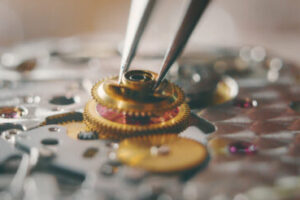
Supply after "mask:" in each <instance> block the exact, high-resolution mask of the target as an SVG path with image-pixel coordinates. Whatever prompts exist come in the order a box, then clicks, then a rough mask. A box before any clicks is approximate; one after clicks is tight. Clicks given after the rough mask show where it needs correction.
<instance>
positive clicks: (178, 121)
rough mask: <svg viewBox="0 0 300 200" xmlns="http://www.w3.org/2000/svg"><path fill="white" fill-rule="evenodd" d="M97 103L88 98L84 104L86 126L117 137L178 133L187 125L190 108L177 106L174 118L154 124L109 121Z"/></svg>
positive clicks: (183, 105)
mask: <svg viewBox="0 0 300 200" xmlns="http://www.w3.org/2000/svg"><path fill="white" fill-rule="evenodd" d="M97 105H98V104H97V102H96V101H95V100H90V101H89V102H88V103H87V104H86V106H85V110H84V113H83V116H84V120H85V122H86V123H87V125H88V127H89V128H90V129H91V130H93V131H96V132H98V133H99V135H101V134H103V135H106V133H109V134H107V135H111V137H116V138H119V139H120V138H124V137H129V136H135V135H142V134H154V133H179V132H181V131H183V130H184V129H185V128H186V127H187V125H188V122H189V115H190V109H189V107H188V105H187V104H186V103H183V104H181V105H180V106H179V107H178V113H177V115H176V116H175V117H174V118H171V119H169V120H167V121H164V122H160V123H156V124H145V125H133V124H122V123H118V122H114V121H110V120H108V119H106V118H104V117H102V116H101V115H100V114H99V113H98V112H97V110H96V106H97Z"/></svg>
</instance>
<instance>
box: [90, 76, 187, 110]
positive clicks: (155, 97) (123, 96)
mask: <svg viewBox="0 0 300 200" xmlns="http://www.w3.org/2000/svg"><path fill="white" fill-rule="evenodd" d="M156 76H157V74H156V73H154V72H150V71H142V70H133V71H129V72H127V73H125V75H124V76H123V79H122V83H121V84H118V77H112V78H109V79H104V80H102V81H99V82H98V83H96V84H95V85H94V87H93V88H92V96H93V98H94V100H95V101H96V102H97V103H99V104H101V105H103V106H105V107H107V108H111V109H114V110H116V111H119V112H125V113H126V114H129V115H135V116H140V115H142V116H144V115H149V116H151V115H157V114H160V113H164V112H166V111H168V110H171V109H173V108H176V107H177V106H179V105H180V104H182V103H183V101H184V94H183V92H182V90H181V89H180V88H179V87H178V86H176V85H174V84H172V83H170V82H169V81H166V80H165V81H163V82H162V83H161V85H160V87H159V88H158V89H156V90H155V91H153V90H152V88H153V85H154V83H155V78H156Z"/></svg>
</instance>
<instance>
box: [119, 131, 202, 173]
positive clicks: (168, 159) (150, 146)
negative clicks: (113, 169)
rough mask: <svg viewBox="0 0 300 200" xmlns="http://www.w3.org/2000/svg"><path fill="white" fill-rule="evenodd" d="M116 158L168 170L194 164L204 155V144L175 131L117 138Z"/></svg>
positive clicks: (200, 162) (149, 168) (186, 167)
mask: <svg viewBox="0 0 300 200" xmlns="http://www.w3.org/2000/svg"><path fill="white" fill-rule="evenodd" d="M117 157H118V159H119V160H120V161H121V162H123V163H125V164H127V165H130V166H133V167H138V168H142V169H145V170H148V171H151V172H158V173H171V172H176V171H183V170H188V169H192V168H195V167H197V166H199V165H200V164H202V163H203V162H204V161H205V160H206V158H207V151H206V148H205V147H204V146H203V145H202V144H200V143H198V142H196V141H194V140H191V139H187V138H182V137H179V136H178V135H176V134H164V135H152V136H140V137H133V138H128V139H125V140H123V141H122V142H120V144H119V148H118V150H117Z"/></svg>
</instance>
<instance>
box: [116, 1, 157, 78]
mask: <svg viewBox="0 0 300 200" xmlns="http://www.w3.org/2000/svg"><path fill="white" fill-rule="evenodd" d="M155 1H156V0H132V1H131V8H130V14H129V19H128V25H127V33H126V38H125V41H124V48H123V51H122V60H121V68H120V74H119V83H121V79H122V76H123V73H124V72H126V71H127V70H128V69H129V66H130V63H131V61H132V59H133V58H134V55H135V52H136V48H137V46H138V43H139V41H140V39H141V36H142V35H143V32H144V29H145V26H146V25H147V22H148V18H149V16H150V15H151V11H152V8H153V6H154V4H155Z"/></svg>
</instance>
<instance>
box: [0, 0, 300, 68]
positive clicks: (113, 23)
mask: <svg viewBox="0 0 300 200" xmlns="http://www.w3.org/2000/svg"><path fill="white" fill-rule="evenodd" d="M185 2H186V1H183V0H158V4H157V6H156V7H155V13H154V15H153V16H152V17H151V19H150V24H149V26H148V27H147V30H146V33H145V37H144V38H143V40H142V44H141V45H142V47H141V48H153V49H155V48H156V47H157V46H159V47H160V48H161V49H164V48H166V46H167V44H168V42H169V41H170V39H171V37H172V36H173V34H174V30H175V29H176V27H177V24H178V22H179V21H178V19H179V18H180V16H181V14H182V11H183V10H184V8H185ZM129 4H130V0H1V1H0V45H1V47H6V46H10V45H14V44H18V43H20V42H24V41H32V40H37V39H41V38H53V37H69V36H73V35H87V34H94V35H115V36H116V37H117V38H119V40H120V41H121V40H122V39H123V38H124V33H125V30H126V24H127V17H128V13H129ZM299 10H300V1H299V0H284V1H282V0H238V1H237V0H212V3H211V4H210V6H209V8H208V9H207V11H206V13H205V15H204V17H203V18H202V20H201V21H200V23H199V24H198V26H197V29H196V31H195V32H194V34H193V37H192V38H191V40H190V42H189V44H188V46H187V49H186V51H189V50H190V49H193V48H202V47H203V48H204V47H205V46H241V45H261V46H263V47H266V48H267V49H269V50H271V51H272V52H274V53H276V54H279V55H281V56H283V57H285V58H288V59H289V60H291V61H294V62H299V63H300V56H298V54H299V51H300V12H299ZM150 41H151V42H150Z"/></svg>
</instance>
